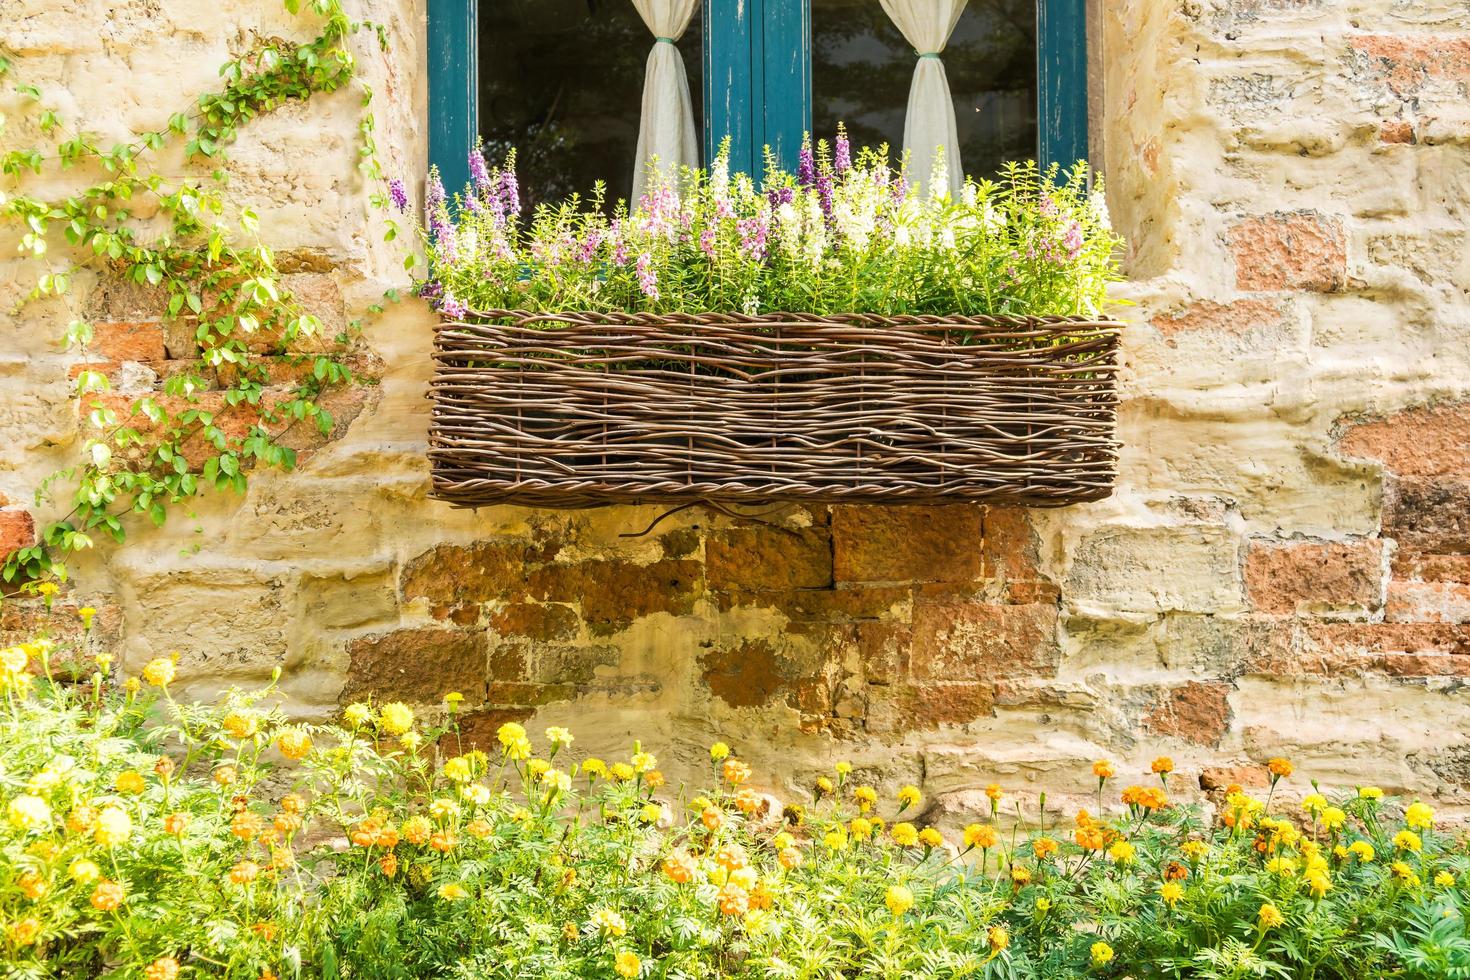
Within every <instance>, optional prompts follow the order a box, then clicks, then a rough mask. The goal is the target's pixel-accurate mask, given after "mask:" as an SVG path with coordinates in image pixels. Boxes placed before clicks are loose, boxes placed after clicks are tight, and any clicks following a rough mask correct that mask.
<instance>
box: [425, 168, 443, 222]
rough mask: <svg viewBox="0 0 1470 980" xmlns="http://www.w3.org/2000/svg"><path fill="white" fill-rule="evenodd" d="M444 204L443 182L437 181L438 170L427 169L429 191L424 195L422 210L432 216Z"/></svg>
mask: <svg viewBox="0 0 1470 980" xmlns="http://www.w3.org/2000/svg"><path fill="white" fill-rule="evenodd" d="M443 203H444V181H442V180H440V179H439V168H438V167H430V168H429V189H428V192H427V193H426V194H425V195H424V210H425V211H428V212H429V213H430V214H433V213H434V212H435V211H437V210H439V206H440V205H442V204H443Z"/></svg>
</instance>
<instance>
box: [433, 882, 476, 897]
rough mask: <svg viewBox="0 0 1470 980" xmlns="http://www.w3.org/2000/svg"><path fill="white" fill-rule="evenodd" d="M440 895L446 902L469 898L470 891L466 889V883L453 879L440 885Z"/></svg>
mask: <svg viewBox="0 0 1470 980" xmlns="http://www.w3.org/2000/svg"><path fill="white" fill-rule="evenodd" d="M439 897H440V898H442V899H444V901H446V902H457V901H459V900H460V899H462V898H469V897H470V893H469V892H467V891H466V890H465V887H464V885H461V884H459V883H458V882H453V881H451V882H449V883H448V884H445V885H440V886H439Z"/></svg>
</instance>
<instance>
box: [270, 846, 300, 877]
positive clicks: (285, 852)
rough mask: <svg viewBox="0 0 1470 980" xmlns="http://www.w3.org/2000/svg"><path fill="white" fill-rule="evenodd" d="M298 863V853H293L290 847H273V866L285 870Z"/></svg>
mask: <svg viewBox="0 0 1470 980" xmlns="http://www.w3.org/2000/svg"><path fill="white" fill-rule="evenodd" d="M295 863H296V855H295V854H293V853H291V849H290V848H288V847H273V848H271V867H272V868H275V869H276V870H277V871H285V870H286V869H287V868H289V867H291V866H292V865H293V864H295Z"/></svg>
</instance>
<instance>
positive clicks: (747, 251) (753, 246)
mask: <svg viewBox="0 0 1470 980" xmlns="http://www.w3.org/2000/svg"><path fill="white" fill-rule="evenodd" d="M768 220H769V215H768V212H766V211H761V212H759V213H757V214H756V216H755V217H754V218H743V219H741V220H740V221H738V222H736V225H735V227H736V228H738V229H739V230H740V252H741V254H742V255H744V256H745V257H746V258H751V259H756V260H757V261H760V260H762V259H764V258H765V257H766V238H767V236H768V235H769V233H770V225H769V224H768Z"/></svg>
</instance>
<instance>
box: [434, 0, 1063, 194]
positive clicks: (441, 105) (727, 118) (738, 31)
mask: <svg viewBox="0 0 1470 980" xmlns="http://www.w3.org/2000/svg"><path fill="white" fill-rule="evenodd" d="M703 2H704V17H703V18H702V23H703V24H704V37H703V41H704V44H703V50H704V85H705V93H704V95H705V98H704V104H705V118H704V150H705V159H709V158H711V157H713V156H714V153H715V149H716V148H717V147H718V145H719V143H720V141H721V140H723V139H724V138H725V136H726V135H728V136H729V137H730V167H731V169H732V170H739V171H744V172H746V173H750V174H760V173H763V172H764V167H765V163H764V159H763V156H764V147H766V146H770V147H771V150H772V152H773V153H774V154H775V156H776V159H777V160H778V161H779V162H780V163H781V164H782V165H784V166H787V167H790V166H792V165H794V163H795V159H796V153H797V150H798V149H799V148H800V145H801V137H802V134H803V133H804V132H806V131H807V130H809V129H811V116H812V113H811V101H812V98H811V91H812V85H811V63H812V62H811V58H810V57H809V56H806V52H808V51H809V50H810V48H811V5H810V3H808V2H806V0H703ZM874 2H876V0H874ZM427 3H428V9H427V13H428V68H429V162H430V163H433V164H437V165H438V167H439V171H440V173H441V174H442V175H443V177H444V184H445V186H447V187H450V188H457V187H462V186H464V184H465V183H466V182H467V181H468V180H469V163H468V157H469V151H470V148H471V147H472V146H474V144H475V136H476V134H477V133H478V132H479V114H478V106H477V105H476V102H477V96H476V91H477V88H478V86H477V84H476V79H477V75H478V72H479V54H478V52H479V39H478V38H477V37H476V36H475V31H476V24H477V23H478V22H479V3H480V0H427ZM715 25H719V26H718V27H716V26H715ZM1036 47H1037V51H1036V91H1037V103H1038V104H1037V130H1038V134H1039V138H1038V144H1039V145H1038V146H1037V159H1038V160H1039V161H1040V163H1041V164H1042V166H1046V165H1048V164H1050V163H1060V164H1062V165H1063V166H1070V165H1071V164H1073V163H1075V162H1076V161H1078V160H1085V159H1087V0H1037V13H1036ZM756 105H760V106H762V111H761V112H759V113H757V112H755V111H753V109H752V107H753V106H756Z"/></svg>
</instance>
